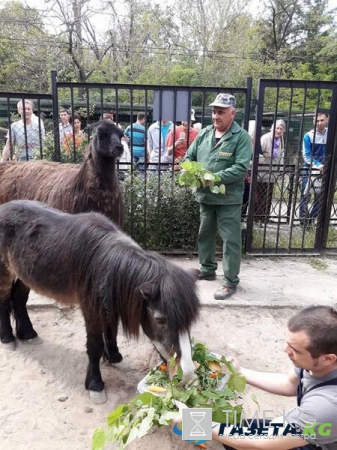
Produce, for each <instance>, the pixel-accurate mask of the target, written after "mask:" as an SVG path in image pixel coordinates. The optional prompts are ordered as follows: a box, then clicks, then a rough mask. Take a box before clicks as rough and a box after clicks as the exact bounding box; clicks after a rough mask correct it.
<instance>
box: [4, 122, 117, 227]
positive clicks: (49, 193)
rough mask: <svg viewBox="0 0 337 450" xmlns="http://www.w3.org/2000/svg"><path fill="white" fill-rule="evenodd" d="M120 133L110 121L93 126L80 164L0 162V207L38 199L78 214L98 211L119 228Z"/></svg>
mask: <svg viewBox="0 0 337 450" xmlns="http://www.w3.org/2000/svg"><path fill="white" fill-rule="evenodd" d="M122 136H123V131H122V130H121V129H120V128H118V127H117V126H116V125H115V124H114V123H113V122H111V120H102V121H100V122H98V124H97V125H96V127H95V133H94V135H93V137H92V139H91V142H90V144H89V147H88V149H87V152H86V155H85V161H84V163H83V164H60V163H54V162H47V161H33V162H26V163H20V162H13V161H10V162H4V163H0V204H2V203H6V202H10V201H11V200H19V199H25V200H39V201H40V202H43V203H47V204H48V205H49V206H53V207H54V208H57V209H60V210H61V211H67V212H69V213H79V212H87V211H98V212H101V213H102V214H104V215H106V216H107V217H109V219H111V220H113V221H115V222H116V223H117V224H119V225H122V222H123V203H122V195H121V192H120V188H119V181H118V178H117V176H116V159H117V158H119V157H120V156H121V155H122V154H123V146H122V144H121V137H122Z"/></svg>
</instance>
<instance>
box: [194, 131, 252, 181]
mask: <svg viewBox="0 0 337 450" xmlns="http://www.w3.org/2000/svg"><path fill="white" fill-rule="evenodd" d="M192 145H193V144H192ZM251 156H252V142H251V139H250V136H249V134H248V133H242V135H241V137H240V139H239V140H238V143H237V147H236V150H235V161H234V164H233V165H232V166H231V167H229V168H228V169H225V170H220V171H219V172H217V175H219V176H220V177H221V181H222V183H224V184H230V183H235V182H236V181H237V180H239V179H240V178H241V179H243V178H244V176H245V175H246V173H247V171H248V168H249V163H250V159H251Z"/></svg>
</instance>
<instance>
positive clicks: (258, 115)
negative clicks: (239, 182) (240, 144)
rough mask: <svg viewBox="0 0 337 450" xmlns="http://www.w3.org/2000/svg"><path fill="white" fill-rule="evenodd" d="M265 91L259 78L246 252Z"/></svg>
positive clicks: (250, 234)
mask: <svg viewBox="0 0 337 450" xmlns="http://www.w3.org/2000/svg"><path fill="white" fill-rule="evenodd" d="M264 93H265V85H264V83H263V80H261V79H259V81H258V89H257V98H258V102H257V106H256V120H255V144H254V153H253V166H252V176H251V185H250V192H249V209H248V215H247V227H246V230H247V231H246V244H245V252H250V251H251V249H252V243H253V221H254V213H255V202H254V194H255V190H256V183H257V172H258V167H259V146H260V141H261V126H262V117H263V105H264Z"/></svg>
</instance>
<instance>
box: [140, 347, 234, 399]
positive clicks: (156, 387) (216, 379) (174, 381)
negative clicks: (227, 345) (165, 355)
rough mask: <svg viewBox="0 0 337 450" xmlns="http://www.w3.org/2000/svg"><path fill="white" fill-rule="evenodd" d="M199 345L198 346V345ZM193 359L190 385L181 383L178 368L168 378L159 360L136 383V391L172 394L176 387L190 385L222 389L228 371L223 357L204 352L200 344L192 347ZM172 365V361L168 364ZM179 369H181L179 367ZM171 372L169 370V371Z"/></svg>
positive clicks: (164, 365)
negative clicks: (193, 369) (192, 379)
mask: <svg viewBox="0 0 337 450" xmlns="http://www.w3.org/2000/svg"><path fill="white" fill-rule="evenodd" d="M198 346H199V347H198ZM193 359H194V363H195V367H196V375H197V378H196V380H194V381H193V382H192V384H190V385H186V386H184V385H183V384H181V382H180V380H181V374H179V368H177V370H173V373H174V372H175V375H174V376H173V377H172V378H171V379H170V377H169V371H168V366H167V363H165V362H161V363H159V364H158V365H156V366H155V367H154V368H153V369H151V370H150V372H149V373H148V374H147V375H146V376H145V377H144V378H143V379H142V380H141V381H140V382H139V383H138V387H137V391H138V392H139V393H140V394H142V393H144V392H151V394H154V395H158V396H163V397H164V396H166V395H167V394H168V393H169V392H172V393H173V394H174V391H175V390H177V389H180V390H183V389H188V388H191V387H193V386H194V387H197V388H198V387H200V389H203V390H205V389H211V390H213V389H215V390H218V391H220V390H222V389H224V388H225V386H226V384H227V382H228V380H229V377H230V371H229V370H228V368H227V367H226V365H225V364H224V363H223V361H222V359H223V357H222V356H221V355H220V354H218V353H216V352H206V351H205V347H204V346H203V345H202V344H197V345H196V346H194V347H193ZM170 363H171V364H173V365H174V361H173V362H172V361H171V362H169V364H170ZM180 370H181V369H180ZM170 372H171V371H170Z"/></svg>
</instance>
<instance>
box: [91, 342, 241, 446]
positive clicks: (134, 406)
mask: <svg viewBox="0 0 337 450" xmlns="http://www.w3.org/2000/svg"><path fill="white" fill-rule="evenodd" d="M193 360H194V361H195V363H196V366H197V369H196V375H197V378H196V379H195V380H194V381H193V382H192V383H191V384H189V385H184V384H182V375H183V373H182V369H181V367H180V366H179V367H178V370H177V374H176V375H174V376H173V378H172V379H171V380H170V379H169V376H168V371H167V367H165V364H161V365H159V366H157V367H156V368H154V369H152V370H151V371H150V373H149V375H148V376H147V378H146V382H147V387H148V390H149V391H150V392H145V393H143V394H140V395H138V396H137V397H135V398H134V399H133V400H132V401H131V402H129V403H127V404H124V405H120V406H118V407H117V408H116V409H115V410H114V411H112V412H111V413H110V414H109V416H108V419H107V420H108V431H104V430H103V429H102V428H99V429H97V430H95V433H94V435H93V440H92V449H93V450H103V449H104V448H105V445H106V443H108V442H119V443H120V449H124V447H125V446H126V445H128V444H129V443H130V442H131V441H133V440H134V439H139V438H141V437H142V436H145V435H146V434H148V433H149V432H150V430H151V429H152V428H153V427H155V426H157V427H161V426H166V425H169V424H170V422H171V421H172V420H173V419H174V418H176V417H177V415H178V414H179V412H178V409H177V407H176V405H175V403H174V401H175V400H179V401H180V402H183V403H185V404H186V405H187V406H188V407H191V408H196V407H200V408H212V419H213V420H214V421H216V422H226V421H228V422H231V423H234V411H236V418H237V420H239V419H240V415H241V413H242V405H241V397H240V393H242V392H244V390H245V388H246V380H245V378H244V377H243V376H242V375H241V374H239V373H238V372H236V370H235V369H234V367H233V366H232V365H231V364H230V363H229V362H228V361H227V360H226V358H225V357H224V356H218V355H215V354H214V353H212V352H210V351H209V350H208V349H207V347H206V346H205V345H204V344H200V343H197V344H195V345H194V346H193ZM169 364H170V365H171V367H174V366H175V358H172V359H171V360H170V361H169ZM151 388H152V389H151ZM151 391H152V392H157V393H158V395H154V394H153V393H151ZM163 393H166V395H163ZM223 410H225V411H227V413H224V412H223ZM228 411H231V413H228Z"/></svg>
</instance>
